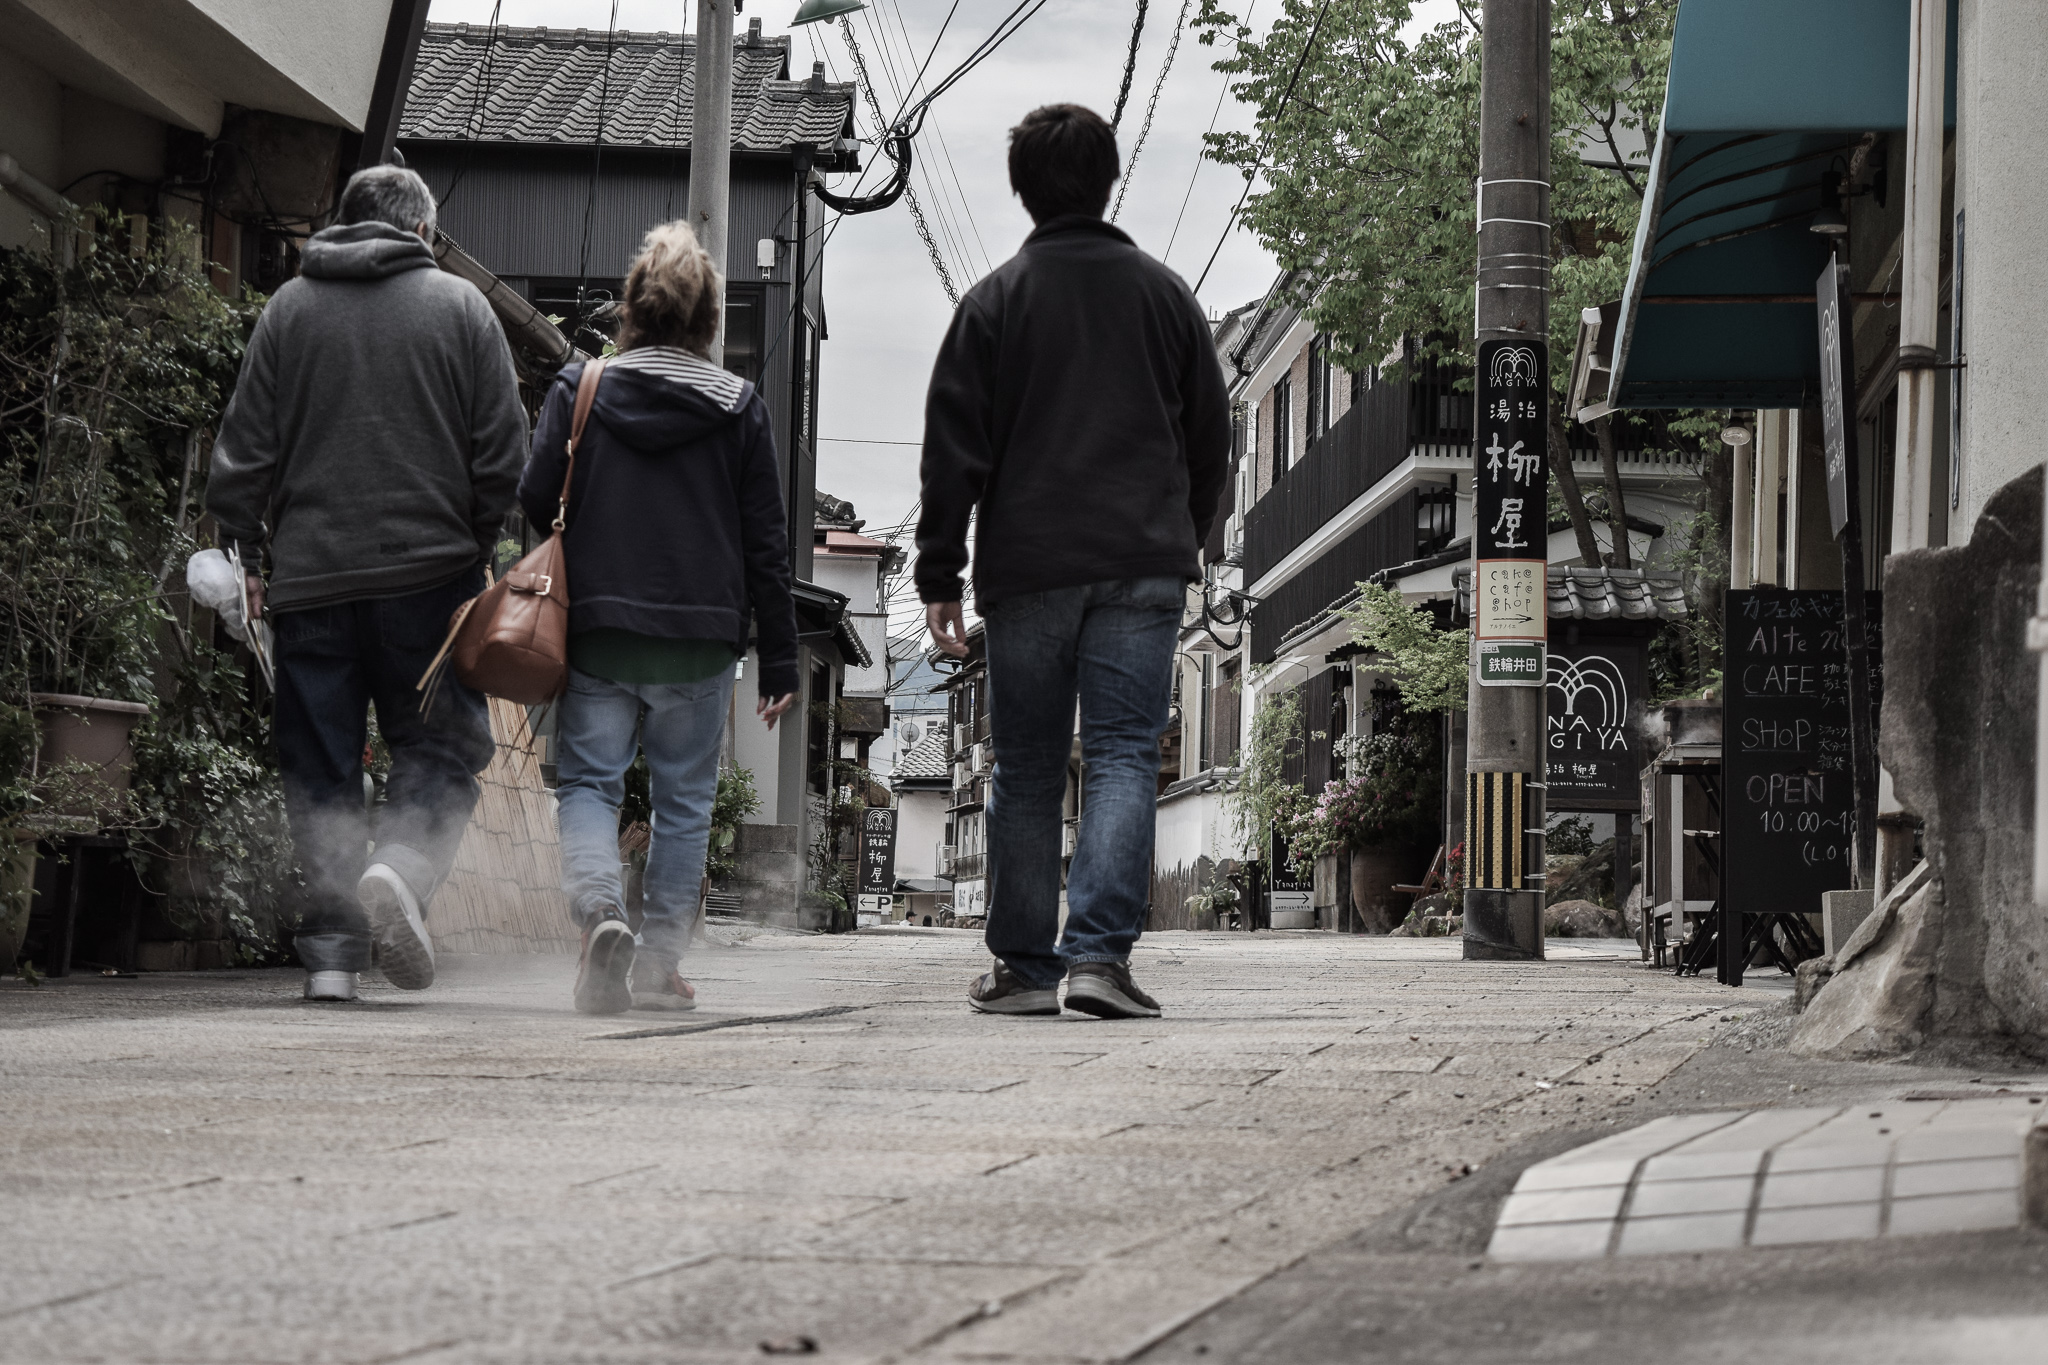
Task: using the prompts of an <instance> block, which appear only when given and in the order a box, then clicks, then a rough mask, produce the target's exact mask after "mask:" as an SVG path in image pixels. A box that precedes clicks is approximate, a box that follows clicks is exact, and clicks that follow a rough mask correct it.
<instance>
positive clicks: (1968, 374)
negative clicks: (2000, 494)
mask: <svg viewBox="0 0 2048 1365" xmlns="http://www.w3.org/2000/svg"><path fill="white" fill-rule="evenodd" d="M1960 18H1961V23H1960V31H1959V34H1958V39H1957V42H1958V51H1957V54H1956V55H1957V72H1956V120H1957V125H1958V127H1957V163H1956V206H1957V208H1959V209H1960V210H1962V212H1963V215H1964V224H1963V236H1964V244H1963V349H1964V354H1965V355H1966V356H1967V358H1968V361H1969V368H1968V369H1967V370H1966V371H1965V372H1964V384H1963V454H1962V461H1961V465H1960V469H1961V476H1962V478H1961V485H1960V489H1959V492H1960V499H1959V504H1960V505H1959V506H1957V507H1956V508H1955V510H1954V511H1952V512H1951V513H1950V521H1949V543H1950V544H1959V543H1961V542H1962V541H1964V540H1967V539H1968V538H1969V536H1970V533H1971V531H1973V530H1974V529H1975V527H1976V523H1977V514H1978V513H1979V512H1981V511H1982V510H1983V508H1984V504H1985V503H1986V502H1988V501H1989V500H1990V498H1991V495H1992V494H1994V493H1996V492H1997V491H1998V490H1999V489H2000V488H2001V487H2003V486H2004V485H2005V484H2006V483H2008V482H2010V481H2011V480H2012V479H2013V478H2015V477H2016V476H2018V475H2019V474H2021V473H2023V472H2025V471H2026V470H2027V469H2030V468H2032V467H2033V466H2034V465H2037V464H2039V463H2041V459H2042V453H2043V445H2042V431H2043V427H2044V425H2048V422H2044V416H2048V414H2044V412H2043V405H2042V401H2041V392H2042V374H2043V371H2044V368H2048V333H2044V332H2043V330H2042V325H2041V324H2042V318H2043V317H2044V316H2048V275H2044V274H2043V272H2042V268H2041V265H2042V253H2041V233H2042V229H2043V225H2044V224H2048V176H2043V175H2042V174H2041V149H2042V148H2043V147H2044V146H2048V101H2044V100H2043V99H2042V97H2041V92H2042V90H2043V89H2044V88H2048V22H2044V18H2043V12H2042V7H2041V5H2040V2H2039V0H1962V4H1961V14H1960ZM1942 493H1944V494H1945V493H1946V490H1942Z"/></svg>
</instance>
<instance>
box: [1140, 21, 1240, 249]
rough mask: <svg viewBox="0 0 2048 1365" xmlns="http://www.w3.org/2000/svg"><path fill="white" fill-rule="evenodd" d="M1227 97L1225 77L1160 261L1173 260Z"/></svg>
mask: <svg viewBox="0 0 2048 1365" xmlns="http://www.w3.org/2000/svg"><path fill="white" fill-rule="evenodd" d="M1258 7H1259V0H1252V3H1251V4H1249V5H1247V6H1246V7H1245V11H1244V22H1245V23H1246V25H1250V23H1251V21H1252V11H1253V10H1255V9H1257V8H1258ZM1229 96H1230V78H1229V77H1228V76H1226V77H1224V78H1223V88H1222V89H1221V90H1218V91H1217V92H1216V107H1215V108H1214V109H1211V110H1210V111H1209V126H1208V127H1207V128H1206V129H1204V130H1203V132H1202V145H1201V148H1200V149H1199V150H1198V151H1196V153H1195V170H1194V174H1192V175H1190V176H1189V177H1188V187H1187V189H1186V190H1185V191H1184V192H1183V193H1182V194H1181V197H1180V212H1179V213H1176V214H1175V215H1173V231H1172V233H1170V234H1169V235H1168V236H1167V238H1166V250H1165V251H1163V252H1161V253H1160V256H1159V259H1160V260H1161V261H1170V260H1171V259H1172V258H1173V244H1174V243H1175V242H1177V241H1179V240H1180V223H1181V219H1183V218H1185V217H1187V216H1188V201H1189V200H1191V199H1193V198H1194V197H1195V181H1197V180H1199V179H1201V176H1202V163H1203V162H1204V161H1207V160H1208V159H1209V134H1210V133H1213V132H1215V131H1216V120H1217V119H1219V118H1221V117H1223V101H1224V100H1226V99H1228V98H1229Z"/></svg>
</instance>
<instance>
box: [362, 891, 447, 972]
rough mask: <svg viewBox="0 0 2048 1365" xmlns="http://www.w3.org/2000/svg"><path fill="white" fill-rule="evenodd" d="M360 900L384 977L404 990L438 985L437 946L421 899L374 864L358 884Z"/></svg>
mask: <svg viewBox="0 0 2048 1365" xmlns="http://www.w3.org/2000/svg"><path fill="white" fill-rule="evenodd" d="M356 899H357V900H360V901H361V902H362V903H363V909H364V910H365V911H367V912H368V914H369V916H370V941H371V942H372V943H373V944H375V945H376V949H377V965H378V966H379V967H382V968H383V969H384V978H385V980H387V981H389V982H390V983H391V984H392V985H394V986H396V987H398V989H400V990H402V991H423V990H425V989H426V988H427V987H429V986H431V985H433V984H434V943H433V940H432V939H429V938H428V937H427V925H426V921H425V920H423V919H422V918H421V917H420V902H419V897H417V896H415V895H413V893H412V888H411V887H409V886H407V885H406V884H405V878H403V877H401V876H399V875H398V874H397V873H396V872H394V871H392V870H391V869H390V868H389V867H387V866H385V865H384V864H383V863H371V864H370V867H369V870H368V871H367V872H365V873H363V879H362V880H361V881H359V882H357V883H356Z"/></svg>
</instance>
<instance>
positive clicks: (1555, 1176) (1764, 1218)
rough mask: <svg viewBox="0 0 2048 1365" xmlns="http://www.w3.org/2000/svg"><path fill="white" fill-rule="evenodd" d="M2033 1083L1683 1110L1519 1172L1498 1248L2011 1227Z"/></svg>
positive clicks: (1570, 1248)
mask: <svg viewBox="0 0 2048 1365" xmlns="http://www.w3.org/2000/svg"><path fill="white" fill-rule="evenodd" d="M2044 1122H2048V1108H2044V1106H2043V1105H2042V1104H2041V1102H2040V1101H2039V1100H2030V1099H2028V1098H2026V1097H2022V1096H2014V1097H2010V1098H2002V1099H1982V1100H1974V1099H1973V1100H1946V1101H1940V1100H1937V1101H1915V1100H1901V1101H1886V1102H1884V1103H1880V1104H1877V1105H1875V1106H1870V1105H1856V1106H1849V1107H1844V1108H1836V1109H1767V1110H1761V1111H1758V1112H1755V1113H1722V1114H1683V1115H1677V1116H1674V1117H1671V1118H1662V1119H1657V1120H1656V1121H1654V1122H1651V1123H1646V1124H1644V1125H1643V1126H1642V1127H1640V1128H1634V1129H1631V1130H1629V1131H1628V1132H1625V1133H1617V1134H1615V1135H1614V1136H1613V1137H1610V1138H1605V1139H1603V1140H1601V1141H1599V1142H1594V1143H1589V1144H1587V1145H1586V1146H1584V1147H1580V1148H1577V1149H1576V1150H1573V1151H1570V1152H1566V1153H1565V1154H1563V1155H1562V1156H1557V1157H1553V1158H1551V1159H1550V1160H1549V1161H1545V1162H1540V1163H1538V1164H1537V1165H1534V1166H1531V1167H1530V1168H1529V1169H1528V1170H1526V1171H1524V1172H1523V1173H1522V1178H1521V1179H1520V1181H1518V1182H1517V1183H1516V1185H1515V1189H1514V1193H1512V1194H1510V1195H1509V1196H1508V1198H1507V1200H1506V1202H1505V1203H1504V1204H1503V1205H1502V1206H1501V1211H1500V1218H1499V1220H1498V1222H1497V1224H1496V1226H1495V1228H1494V1233H1493V1240H1492V1242H1491V1244H1490V1245H1489V1246H1488V1247H1487V1254H1488V1255H1489V1256H1492V1257H1493V1258H1494V1259H1495V1260H1500V1261H1563V1260H1581V1259H1587V1258H1592V1257H1599V1256H1648V1255H1655V1254H1658V1253H1661V1252H1674V1251H1724V1250H1730V1249H1733V1248H1736V1247H1741V1246H1745V1245H1746V1246H1779V1245H1785V1244H1789V1243H1797V1242H1834V1241H1851V1240H1855V1239H1859V1238H1870V1237H1878V1236H1885V1235H1890V1236H1894V1237H1903V1236H1913V1235H1916V1234H1920V1233H1930V1232H1974V1231H1980V1230H1986V1229H1992V1228H2009V1227H2015V1226H2017V1225H2018V1224H2019V1221H2020V1185H2021V1180H2022V1178H2023V1171H2022V1162H2021V1155H2022V1150H2023V1146H2024V1143H2025V1140H2026V1134H2027V1131H2028V1129H2029V1128H2031V1127H2033V1126H2034V1125H2035V1124H2036V1123H2044Z"/></svg>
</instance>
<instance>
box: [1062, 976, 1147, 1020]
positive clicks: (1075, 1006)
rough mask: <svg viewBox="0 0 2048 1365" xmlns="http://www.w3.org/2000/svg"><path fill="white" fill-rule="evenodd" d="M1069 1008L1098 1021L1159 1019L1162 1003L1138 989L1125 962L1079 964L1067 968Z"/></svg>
mask: <svg viewBox="0 0 2048 1365" xmlns="http://www.w3.org/2000/svg"><path fill="white" fill-rule="evenodd" d="M1067 1008H1068V1009H1070V1010H1079V1011H1081V1013H1083V1014H1092V1015H1094V1016H1095V1017H1097V1018H1098V1019H1157V1018H1158V1017H1159V1002H1158V1001H1157V1000H1154V999H1153V998H1152V997H1151V996H1149V995H1147V994H1145V992H1143V991H1141V990H1139V989H1138V983H1137V982H1135V981H1133V980H1131V969H1130V968H1129V967H1127V966H1125V965H1124V964H1123V963H1121V962H1076V963H1075V964H1074V965H1073V966H1071V967H1069V968H1067Z"/></svg>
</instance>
